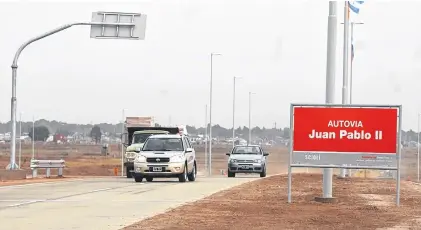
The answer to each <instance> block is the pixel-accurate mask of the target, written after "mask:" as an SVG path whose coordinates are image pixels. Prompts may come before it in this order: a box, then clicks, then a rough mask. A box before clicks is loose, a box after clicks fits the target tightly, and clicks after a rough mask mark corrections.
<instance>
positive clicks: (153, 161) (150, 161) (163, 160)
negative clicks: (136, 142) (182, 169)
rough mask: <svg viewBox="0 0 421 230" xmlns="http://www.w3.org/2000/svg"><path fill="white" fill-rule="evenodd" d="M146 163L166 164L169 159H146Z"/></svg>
mask: <svg viewBox="0 0 421 230" xmlns="http://www.w3.org/2000/svg"><path fill="white" fill-rule="evenodd" d="M146 162H148V163H167V162H170V158H168V157H148V158H147V159H146Z"/></svg>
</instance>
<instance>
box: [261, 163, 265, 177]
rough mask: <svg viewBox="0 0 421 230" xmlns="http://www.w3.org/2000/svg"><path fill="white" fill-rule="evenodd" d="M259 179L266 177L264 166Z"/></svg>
mask: <svg viewBox="0 0 421 230" xmlns="http://www.w3.org/2000/svg"><path fill="white" fill-rule="evenodd" d="M260 177H266V166H265V167H264V168H263V171H262V172H261V173H260Z"/></svg>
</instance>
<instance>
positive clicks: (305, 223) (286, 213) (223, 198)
mask: <svg viewBox="0 0 421 230" xmlns="http://www.w3.org/2000/svg"><path fill="white" fill-rule="evenodd" d="M321 183H322V177H321V175H318V174H295V175H294V176H293V186H292V200H293V203H292V204H288V203H287V188H286V186H287V177H286V176H273V177H268V178H265V179H262V180H257V181H253V182H249V183H246V184H243V185H240V186H237V187H235V188H232V189H230V190H225V191H222V192H219V193H216V194H214V195H212V196H210V197H208V198H205V199H203V200H200V201H197V202H194V203H191V204H187V205H184V206H181V207H179V208H176V209H173V210H171V211H169V212H167V213H164V214H161V215H157V216H155V217H152V218H149V219H146V220H143V221H141V222H139V223H136V224H133V225H131V226H128V227H126V228H124V230H134V229H151V230H152V229H155V230H157V229H160V230H187V229H194V230H202V229H203V230H206V229H209V230H213V229H218V230H223V229H239V230H240V229H273V230H279V229H303V230H304V229H321V230H325V229H326V230H327V229H335V230H336V229H347V230H348V229H384V228H388V229H394V228H397V227H405V229H421V225H420V221H418V222H417V220H416V219H417V218H419V217H420V216H421V209H420V208H419V206H420V205H421V197H420V195H419V194H420V191H421V186H420V185H416V184H414V183H412V182H408V181H403V182H402V187H401V189H402V190H401V206H400V207H396V206H395V203H394V202H395V201H394V197H395V181H393V180H385V179H384V180H380V179H359V178H352V179H346V180H337V179H335V180H334V194H335V196H336V197H337V198H338V200H337V203H335V204H323V203H318V202H315V201H314V197H316V196H320V195H321V193H322V191H321Z"/></svg>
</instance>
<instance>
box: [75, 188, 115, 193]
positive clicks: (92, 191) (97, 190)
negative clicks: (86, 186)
mask: <svg viewBox="0 0 421 230" xmlns="http://www.w3.org/2000/svg"><path fill="white" fill-rule="evenodd" d="M110 189H115V188H100V189H95V190H91V191H89V192H86V193H94V192H102V191H107V190H110ZM86 193H83V194H86Z"/></svg>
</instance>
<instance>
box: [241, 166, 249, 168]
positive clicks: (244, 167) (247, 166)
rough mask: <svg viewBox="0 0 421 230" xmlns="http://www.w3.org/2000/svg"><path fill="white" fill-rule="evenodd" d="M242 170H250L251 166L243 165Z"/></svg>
mask: <svg viewBox="0 0 421 230" xmlns="http://www.w3.org/2000/svg"><path fill="white" fill-rule="evenodd" d="M241 168H242V169H249V166H248V165H242V166H241Z"/></svg>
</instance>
